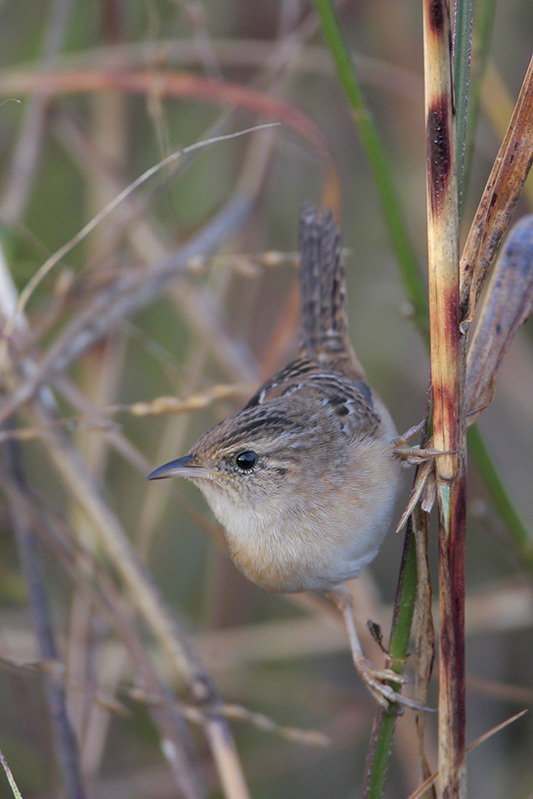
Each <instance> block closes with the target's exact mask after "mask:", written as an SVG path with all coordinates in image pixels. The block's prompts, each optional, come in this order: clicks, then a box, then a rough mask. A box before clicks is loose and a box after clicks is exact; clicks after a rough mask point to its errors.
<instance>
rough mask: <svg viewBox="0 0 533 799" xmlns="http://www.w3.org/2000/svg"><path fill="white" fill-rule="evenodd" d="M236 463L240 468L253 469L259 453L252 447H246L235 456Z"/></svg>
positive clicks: (246, 470) (244, 469) (245, 470)
mask: <svg viewBox="0 0 533 799" xmlns="http://www.w3.org/2000/svg"><path fill="white" fill-rule="evenodd" d="M235 463H236V464H237V466H238V467H239V469H242V470H243V471H244V472H248V471H250V469H253V468H254V466H255V464H256V463H257V453H255V452H254V451H253V450H252V449H245V450H244V452H239V454H238V455H236V456H235Z"/></svg>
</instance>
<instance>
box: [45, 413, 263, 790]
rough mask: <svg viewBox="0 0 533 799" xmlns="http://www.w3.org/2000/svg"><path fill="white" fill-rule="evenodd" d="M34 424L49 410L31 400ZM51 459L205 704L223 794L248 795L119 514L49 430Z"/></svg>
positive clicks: (195, 664) (205, 680)
mask: <svg viewBox="0 0 533 799" xmlns="http://www.w3.org/2000/svg"><path fill="white" fill-rule="evenodd" d="M35 414H36V416H37V418H38V420H39V423H43V422H48V421H49V415H48V413H47V412H45V411H44V408H43V407H42V405H40V404H37V403H36V408H35ZM45 442H46V444H47V445H48V451H49V455H50V458H51V460H52V461H53V463H54V464H55V466H56V469H57V470H58V472H59V474H60V475H61V477H62V479H63V481H64V484H65V485H66V486H68V488H69V490H70V491H71V493H72V496H73V498H74V499H75V500H76V501H77V502H78V503H79V504H80V506H81V508H83V510H84V511H85V512H86V513H87V515H88V516H89V518H90V519H91V520H92V522H93V524H94V526H95V528H96V532H97V533H98V540H99V545H100V547H101V548H102V551H104V552H105V553H106V555H107V556H108V557H109V559H110V561H111V562H112V563H113V566H114V568H115V569H116V570H117V572H118V573H119V574H120V576H121V578H122V580H123V582H124V584H125V586H126V588H127V590H128V593H129V596H130V599H131V601H132V602H133V603H134V605H135V607H136V608H137V610H138V612H139V613H140V614H141V615H142V616H143V618H144V619H145V620H146V622H147V624H148V626H149V628H150V630H151V631H152V633H153V635H154V636H155V638H156V639H157V641H158V643H159V646H160V648H161V649H162V651H164V652H165V654H166V656H167V657H168V658H169V660H170V662H171V663H172V664H173V666H174V668H175V670H176V672H177V673H178V674H180V675H182V676H183V678H184V679H185V681H186V682H187V685H188V687H189V690H190V691H191V693H192V695H193V697H194V698H195V700H196V701H197V702H200V703H201V704H203V705H204V708H205V712H206V716H207V721H206V725H205V728H206V735H207V739H208V741H209V743H210V746H211V751H212V753H213V756H214V759H215V761H216V764H217V767H218V770H219V774H220V778H221V782H222V785H223V788H224V791H225V794H226V796H227V797H228V799H230V798H231V799H248V790H247V787H246V783H245V781H244V777H243V774H242V770H241V767H240V763H239V760H238V757H237V753H236V751H235V747H234V744H233V739H232V737H231V733H230V732H229V728H228V727H227V724H226V723H225V721H223V719H222V718H221V717H220V715H219V714H218V713H217V711H216V707H215V706H216V704H217V703H218V696H217V692H216V689H215V687H214V685H213V683H212V681H211V679H210V677H209V675H208V674H207V672H206V671H205V669H204V668H203V665H202V663H201V661H200V660H199V658H198V656H197V654H196V652H195V651H194V649H193V648H192V646H191V645H190V643H189V641H188V638H187V636H186V635H185V633H184V631H182V630H180V629H179V627H178V624H177V622H176V621H175V620H174V619H173V618H172V617H171V615H170V614H169V612H168V610H167V608H166V606H165V605H164V603H163V601H162V599H161V597H160V595H159V593H158V591H157V589H156V587H155V586H154V585H153V583H152V581H151V579H150V577H149V575H148V572H147V571H146V570H145V569H144V567H143V565H142V564H141V563H140V561H139V560H138V558H137V557H136V555H135V552H134V551H133V549H132V547H131V545H130V542H129V541H128V538H127V536H126V534H125V532H124V530H123V529H122V527H121V525H120V523H119V521H118V519H117V518H116V516H115V515H114V514H113V513H112V511H111V509H110V508H109V507H108V506H107V504H106V503H105V502H104V500H103V499H102V498H101V496H100V493H99V491H98V490H97V488H96V486H95V485H94V484H93V481H92V479H91V477H90V475H89V474H88V473H87V471H86V469H85V466H84V464H83V463H82V461H81V460H80V458H79V456H78V453H77V452H76V450H75V448H74V446H73V445H72V443H71V441H70V439H69V438H68V437H67V436H66V434H65V433H64V432H63V431H61V430H54V432H52V433H50V434H49V435H48V437H47V439H45Z"/></svg>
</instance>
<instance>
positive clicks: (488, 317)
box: [466, 216, 533, 424]
mask: <svg viewBox="0 0 533 799" xmlns="http://www.w3.org/2000/svg"><path fill="white" fill-rule="evenodd" d="M532 307H533V216H526V217H525V218H524V219H521V220H520V221H519V222H517V224H516V225H515V226H514V227H513V229H512V230H511V232H510V233H509V235H508V237H507V239H506V242H505V245H504V247H503V249H502V251H501V253H500V256H499V258H498V260H497V262H496V264H495V266H494V269H493V271H492V274H491V276H490V280H489V283H488V286H487V291H486V295H485V299H484V302H483V303H482V305H481V309H480V312H479V319H478V320H477V323H476V329H475V331H474V335H473V336H472V339H471V341H470V345H469V347H468V356H467V366H466V393H467V402H466V407H467V411H468V424H473V423H474V422H475V420H476V419H477V417H478V416H479V415H480V414H481V413H482V411H483V410H484V409H485V408H486V407H487V406H488V405H489V404H490V403H491V402H492V398H493V395H494V382H495V380H496V377H497V375H498V370H499V368H500V366H501V364H502V361H503V358H504V356H505V353H506V352H507V350H508V349H509V346H510V344H511V342H512V340H513V338H514V336H515V333H516V331H517V330H518V328H519V327H520V326H521V325H523V324H524V322H525V321H526V320H527V318H528V317H529V315H530V314H531V310H532Z"/></svg>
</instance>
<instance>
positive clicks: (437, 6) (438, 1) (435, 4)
mask: <svg viewBox="0 0 533 799" xmlns="http://www.w3.org/2000/svg"><path fill="white" fill-rule="evenodd" d="M428 11H429V13H428V18H429V25H430V27H431V31H432V33H433V34H434V35H435V36H440V35H441V34H442V31H443V30H444V21H445V16H444V5H443V3H442V0H432V2H431V3H429V8H428Z"/></svg>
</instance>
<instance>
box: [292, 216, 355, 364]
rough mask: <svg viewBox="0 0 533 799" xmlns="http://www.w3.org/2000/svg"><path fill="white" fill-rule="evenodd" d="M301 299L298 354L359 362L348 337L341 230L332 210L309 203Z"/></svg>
mask: <svg viewBox="0 0 533 799" xmlns="http://www.w3.org/2000/svg"><path fill="white" fill-rule="evenodd" d="M300 303H301V354H302V355H304V356H306V357H307V358H310V359H311V360H314V361H317V362H320V361H330V360H337V359H340V360H343V355H348V356H349V357H350V358H351V359H354V360H355V364H357V365H358V362H357V360H356V359H355V356H354V354H353V350H352V347H351V345H350V342H349V340H348V331H347V317H346V283H345V275H344V257H343V252H342V242H341V236H340V232H339V230H338V228H337V226H336V225H335V222H334V221H333V214H332V213H331V210H328V211H326V212H325V213H324V214H322V215H321V214H320V213H319V212H318V211H317V210H316V208H315V207H314V206H313V205H311V203H305V205H304V207H303V210H302V216H301V220H300ZM355 364H354V365H355ZM361 374H362V369H361Z"/></svg>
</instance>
